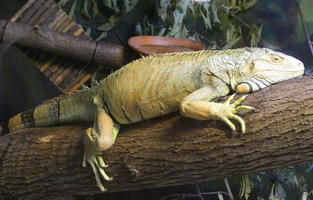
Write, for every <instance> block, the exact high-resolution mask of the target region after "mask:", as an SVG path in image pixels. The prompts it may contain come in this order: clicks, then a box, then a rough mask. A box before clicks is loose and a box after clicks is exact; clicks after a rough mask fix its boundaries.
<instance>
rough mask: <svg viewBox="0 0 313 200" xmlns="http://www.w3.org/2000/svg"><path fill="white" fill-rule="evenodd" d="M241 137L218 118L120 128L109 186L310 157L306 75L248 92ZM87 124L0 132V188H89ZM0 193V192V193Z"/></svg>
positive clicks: (192, 177)
mask: <svg viewBox="0 0 313 200" xmlns="http://www.w3.org/2000/svg"><path fill="white" fill-rule="evenodd" d="M245 104H246V105H251V106H254V107H256V110H255V111H254V112H251V113H246V114H243V116H244V117H243V118H244V119H245V121H246V124H247V130H248V131H247V133H246V135H244V136H236V137H232V138H230V137H228V136H229V135H230V134H231V132H230V130H229V128H227V127H226V126H225V125H224V123H222V122H218V121H197V120H192V119H187V118H183V117H180V116H179V115H178V114H172V115H169V116H165V117H159V118H157V119H155V120H150V121H145V122H142V123H138V124H133V125H128V126H123V127H122V129H121V133H120V135H119V137H118V139H117V142H116V144H115V145H114V147H113V148H111V149H110V150H108V151H107V152H105V154H104V157H105V160H106V161H107V162H108V163H109V164H110V167H109V168H108V169H107V172H108V174H109V175H112V176H114V180H113V181H112V182H107V183H105V185H106V187H107V188H108V189H109V191H112V192H114V191H125V190H136V189H146V188H155V187H164V186H172V185H181V184H189V183H194V182H199V181H205V180H214V179H219V178H223V177H230V176H234V175H240V174H246V173H253V172H257V171H261V170H268V169H273V168H278V167H285V166H289V165H296V164H302V163H312V162H313V151H312V145H313V78H312V77H303V78H301V79H295V80H291V81H287V82H284V83H280V84H277V85H274V86H271V87H269V88H266V89H264V90H262V91H260V92H257V93H254V94H251V95H249V96H248V98H247V100H246V101H245ZM87 126H88V125H84V126H83V125H75V126H62V127H60V126H59V127H51V128H36V129H28V130H24V131H19V132H16V133H11V134H8V135H6V136H2V137H1V138H0V191H1V192H2V195H3V196H4V197H5V198H6V199H9V198H10V197H11V198H14V199H24V198H26V199H42V198H43V197H51V196H54V195H72V194H94V193H98V192H99V190H98V188H97V187H96V184H95V180H94V178H93V174H92V172H91V169H90V168H89V167H88V168H82V167H81V161H82V155H83V144H82V134H83V132H84V128H85V127H87ZM0 194H1V193H0Z"/></svg>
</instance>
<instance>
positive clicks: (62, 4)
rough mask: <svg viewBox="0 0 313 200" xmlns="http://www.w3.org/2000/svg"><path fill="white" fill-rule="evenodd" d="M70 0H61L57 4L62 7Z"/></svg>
mask: <svg viewBox="0 0 313 200" xmlns="http://www.w3.org/2000/svg"><path fill="white" fill-rule="evenodd" d="M70 1H72V0H60V1H58V3H57V5H58V6H60V7H63V6H65V5H66V4H67V3H68V2H70Z"/></svg>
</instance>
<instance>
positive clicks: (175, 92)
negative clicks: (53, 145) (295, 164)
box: [9, 48, 304, 191]
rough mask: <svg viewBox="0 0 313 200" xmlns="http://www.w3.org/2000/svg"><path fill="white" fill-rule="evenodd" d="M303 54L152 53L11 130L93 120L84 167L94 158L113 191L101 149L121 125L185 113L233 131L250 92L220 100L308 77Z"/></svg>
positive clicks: (16, 120)
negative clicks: (219, 122) (237, 95)
mask: <svg viewBox="0 0 313 200" xmlns="http://www.w3.org/2000/svg"><path fill="white" fill-rule="evenodd" d="M303 72H304V66H303V63H302V62H301V61H299V60H298V59H296V58H294V57H291V56H288V55H285V54H283V53H280V52H276V51H272V50H270V49H265V48H263V49H261V48H241V49H233V50H221V51H198V52H186V53H171V54H162V55H156V56H150V57H145V58H141V59H138V60H136V61H133V62H131V63H129V64H127V65H126V66H124V67H123V68H122V69H120V70H118V71H116V72H115V73H113V74H111V75H110V76H108V77H107V78H105V79H104V80H102V81H101V82H100V84H99V85H98V86H96V87H94V88H92V89H91V90H88V91H85V92H81V93H79V94H75V95H71V96H67V97H63V98H60V99H57V100H52V101H49V102H48V103H45V104H42V105H39V106H38V107H36V108H35V109H32V110H30V111H27V112H24V113H21V114H19V115H17V116H15V117H13V118H11V119H10V121H9V129H10V130H11V131H12V130H18V129H22V128H27V127H33V126H51V125H56V124H61V123H63V124H64V123H65V124H66V123H70V122H71V123H72V122H78V121H94V126H93V127H91V128H88V129H87V130H86V134H85V136H84V141H85V154H84V159H83V166H86V163H87V162H88V163H89V164H90V166H91V167H92V169H93V172H94V174H95V178H96V181H97V185H98V186H99V188H100V189H101V190H102V191H104V190H106V189H105V188H104V186H103V185H102V183H101V180H100V177H102V178H104V179H105V180H107V181H109V180H112V178H110V177H109V176H108V175H107V174H106V173H105V171H104V169H105V168H106V167H107V166H108V165H106V164H105V162H104V160H103V158H102V156H101V153H102V152H103V151H105V150H107V149H108V148H110V147H111V146H112V145H113V144H114V142H115V139H116V137H117V135H118V131H119V126H120V124H130V123H135V122H139V121H143V120H146V119H151V118H154V117H157V116H162V115H166V114H168V113H171V112H176V111H179V112H180V113H181V115H183V116H185V117H189V118H193V119H198V120H209V119H215V120H222V121H224V122H225V123H226V124H227V125H228V126H229V127H230V128H231V129H232V130H233V131H235V130H236V127H235V125H234V124H233V122H232V121H231V120H230V119H233V120H236V121H238V122H239V123H240V126H241V131H242V133H244V132H245V129H246V128H245V123H244V121H243V120H242V118H241V117H239V116H238V115H236V113H237V112H238V111H239V110H250V109H253V108H252V107H250V106H240V105H239V104H240V103H241V102H242V101H244V99H245V96H243V97H242V98H240V99H239V100H237V101H235V102H234V103H231V100H232V99H233V97H234V94H233V95H232V96H230V97H229V99H228V100H227V101H226V102H225V103H216V102H214V100H215V99H216V98H219V97H222V96H225V95H228V94H229V93H231V92H233V91H235V92H236V93H250V92H254V91H258V90H259V89H262V88H264V87H267V86H269V85H271V84H274V83H277V82H280V81H284V80H287V79H290V78H294V77H297V76H301V75H302V74H303Z"/></svg>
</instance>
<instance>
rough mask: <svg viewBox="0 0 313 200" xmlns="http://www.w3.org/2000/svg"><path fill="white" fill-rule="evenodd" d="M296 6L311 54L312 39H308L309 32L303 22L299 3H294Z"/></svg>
mask: <svg viewBox="0 0 313 200" xmlns="http://www.w3.org/2000/svg"><path fill="white" fill-rule="evenodd" d="M296 6H297V8H298V13H299V17H300V20H301V24H302V28H303V31H304V34H305V37H306V40H307V43H308V45H309V47H310V50H311V54H312V56H313V45H312V41H311V39H310V35H309V32H308V27H307V26H306V24H305V23H304V17H303V13H302V10H301V8H300V6H299V3H296Z"/></svg>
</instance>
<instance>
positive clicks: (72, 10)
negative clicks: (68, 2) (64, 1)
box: [68, 0, 77, 21]
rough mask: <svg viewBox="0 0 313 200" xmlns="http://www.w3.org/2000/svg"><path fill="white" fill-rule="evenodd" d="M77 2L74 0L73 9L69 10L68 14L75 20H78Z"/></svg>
mask: <svg viewBox="0 0 313 200" xmlns="http://www.w3.org/2000/svg"><path fill="white" fill-rule="evenodd" d="M76 4H77V0H74V2H73V4H72V6H71V9H70V11H69V13H68V16H69V17H70V18H71V19H73V20H74V21H76V20H75V8H76Z"/></svg>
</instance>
